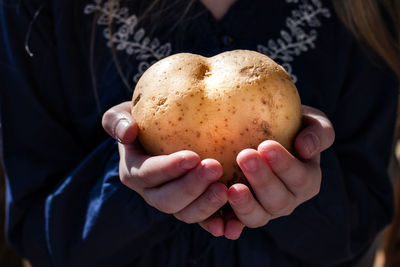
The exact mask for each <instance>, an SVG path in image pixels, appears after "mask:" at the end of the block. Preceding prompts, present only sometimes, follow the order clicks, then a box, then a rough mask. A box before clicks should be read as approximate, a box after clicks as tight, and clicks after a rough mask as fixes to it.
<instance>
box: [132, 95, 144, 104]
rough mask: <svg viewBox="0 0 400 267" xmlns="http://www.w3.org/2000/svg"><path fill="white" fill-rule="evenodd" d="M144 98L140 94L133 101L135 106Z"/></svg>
mask: <svg viewBox="0 0 400 267" xmlns="http://www.w3.org/2000/svg"><path fill="white" fill-rule="evenodd" d="M141 98H142V94H139V95H138V96H137V97H136V98H135V100H134V101H133V106H136V104H137V103H138V102H139V101H140V99H141Z"/></svg>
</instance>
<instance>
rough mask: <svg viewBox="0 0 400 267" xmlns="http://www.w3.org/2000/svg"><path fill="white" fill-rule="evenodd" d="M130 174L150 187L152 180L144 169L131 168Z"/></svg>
mask: <svg viewBox="0 0 400 267" xmlns="http://www.w3.org/2000/svg"><path fill="white" fill-rule="evenodd" d="M131 176H132V177H134V178H135V179H137V180H139V181H140V182H141V183H142V184H144V185H145V186H147V187H150V186H151V185H152V180H153V179H152V176H151V175H148V173H147V171H145V170H142V169H136V168H132V169H131Z"/></svg>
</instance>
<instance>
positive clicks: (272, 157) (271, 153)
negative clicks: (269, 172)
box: [262, 149, 278, 164]
mask: <svg viewBox="0 0 400 267" xmlns="http://www.w3.org/2000/svg"><path fill="white" fill-rule="evenodd" d="M262 153H263V154H264V155H265V157H266V158H267V161H268V162H269V163H271V164H272V163H274V162H275V161H276V159H277V157H278V152H277V151H276V150H275V149H271V150H266V151H262Z"/></svg>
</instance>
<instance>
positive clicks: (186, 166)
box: [180, 156, 199, 170]
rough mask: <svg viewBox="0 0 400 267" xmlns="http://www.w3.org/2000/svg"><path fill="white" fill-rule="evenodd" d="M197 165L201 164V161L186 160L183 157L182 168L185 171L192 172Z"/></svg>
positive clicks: (195, 159) (194, 159)
mask: <svg viewBox="0 0 400 267" xmlns="http://www.w3.org/2000/svg"><path fill="white" fill-rule="evenodd" d="M197 163H199V160H198V159H197V158H188V159H187V158H185V156H183V160H182V161H181V162H180V166H181V168H182V169H185V170H190V169H193V168H194V167H196V165H197Z"/></svg>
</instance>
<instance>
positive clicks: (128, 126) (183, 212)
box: [102, 102, 228, 236]
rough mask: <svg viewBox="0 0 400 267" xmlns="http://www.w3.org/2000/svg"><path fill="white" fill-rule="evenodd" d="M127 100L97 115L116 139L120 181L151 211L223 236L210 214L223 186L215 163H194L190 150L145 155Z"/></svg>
mask: <svg viewBox="0 0 400 267" xmlns="http://www.w3.org/2000/svg"><path fill="white" fill-rule="evenodd" d="M130 109H131V102H124V103H122V104H119V105H117V106H114V107H112V108H111V109H109V110H108V111H107V112H106V113H105V114H104V115H103V121H102V124H103V128H104V129H105V130H106V132H107V133H108V134H110V135H111V136H112V137H113V138H114V139H116V140H118V141H119V153H120V163H119V175H120V179H121V182H122V183H123V184H124V185H126V186H127V187H129V188H130V189H132V190H134V191H136V192H137V193H138V194H139V195H141V196H142V197H143V199H144V200H145V201H146V202H147V203H148V204H149V205H150V206H152V207H154V208H156V209H158V210H160V211H162V212H165V213H168V214H173V215H174V216H175V217H176V218H177V219H179V220H181V221H183V222H185V223H199V224H200V225H201V226H202V227H203V228H204V229H205V230H207V231H208V232H210V233H211V234H212V235H214V236H222V235H223V234H224V221H223V219H222V218H221V217H220V216H213V214H215V213H216V212H217V211H218V210H219V209H220V208H221V207H222V206H223V205H224V204H225V203H227V200H228V195H227V190H228V189H227V187H226V186H225V185H224V184H222V183H220V182H218V179H219V178H220V177H221V175H222V172H223V170H222V166H221V164H220V163H219V162H218V161H216V160H213V159H204V160H200V157H199V155H197V154H196V153H195V152H193V151H187V150H184V151H179V152H176V153H172V154H169V155H161V156H154V157H152V156H149V155H147V154H146V153H145V152H144V151H143V149H142V148H141V146H140V144H139V143H138V141H136V137H137V133H138V127H137V124H136V122H135V121H134V119H133V118H132V116H131V115H130V114H131V113H130Z"/></svg>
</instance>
